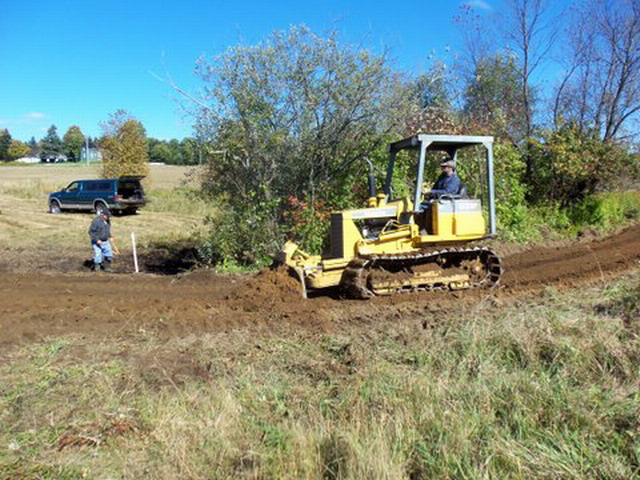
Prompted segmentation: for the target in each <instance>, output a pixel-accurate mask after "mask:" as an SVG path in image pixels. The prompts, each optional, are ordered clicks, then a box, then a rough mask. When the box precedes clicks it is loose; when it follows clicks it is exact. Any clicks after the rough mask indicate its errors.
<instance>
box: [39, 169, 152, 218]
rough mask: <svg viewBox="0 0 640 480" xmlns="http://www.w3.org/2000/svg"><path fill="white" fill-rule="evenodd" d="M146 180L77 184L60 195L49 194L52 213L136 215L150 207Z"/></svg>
mask: <svg viewBox="0 0 640 480" xmlns="http://www.w3.org/2000/svg"><path fill="white" fill-rule="evenodd" d="M143 178H144V177H120V178H111V179H101V180H76V181H75V182H71V183H70V184H69V185H67V187H66V188H64V189H62V190H60V191H59V192H53V193H50V194H49V213H61V212H62V211H63V210H89V211H94V212H96V213H98V212H101V211H104V210H106V209H109V210H111V211H113V212H115V213H120V212H123V213H134V212H135V211H136V210H138V209H139V208H141V207H143V206H144V205H145V204H146V199H145V195H144V189H143V188H142V183H141V182H140V180H142V179H143Z"/></svg>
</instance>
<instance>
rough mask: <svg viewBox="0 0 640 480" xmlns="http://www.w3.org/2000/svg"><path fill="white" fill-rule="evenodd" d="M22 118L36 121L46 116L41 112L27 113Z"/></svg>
mask: <svg viewBox="0 0 640 480" xmlns="http://www.w3.org/2000/svg"><path fill="white" fill-rule="evenodd" d="M22 116H23V117H24V118H33V119H38V118H44V117H45V116H46V115H45V114H44V113H42V112H29V113H25V114H24V115H22Z"/></svg>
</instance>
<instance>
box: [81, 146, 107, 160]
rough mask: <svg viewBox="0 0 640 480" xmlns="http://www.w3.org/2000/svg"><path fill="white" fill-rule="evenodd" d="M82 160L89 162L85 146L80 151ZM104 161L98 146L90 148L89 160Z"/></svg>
mask: <svg viewBox="0 0 640 480" xmlns="http://www.w3.org/2000/svg"><path fill="white" fill-rule="evenodd" d="M80 161H81V162H85V163H86V162H87V150H86V149H85V148H83V149H82V151H81V152H80ZM101 161H102V153H101V152H100V150H98V149H97V148H90V149H89V162H90V163H93V162H101Z"/></svg>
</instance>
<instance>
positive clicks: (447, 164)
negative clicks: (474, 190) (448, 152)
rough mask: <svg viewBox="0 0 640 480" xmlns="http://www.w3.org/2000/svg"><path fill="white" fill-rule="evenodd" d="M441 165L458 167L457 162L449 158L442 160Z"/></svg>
mask: <svg viewBox="0 0 640 480" xmlns="http://www.w3.org/2000/svg"><path fill="white" fill-rule="evenodd" d="M440 166H441V167H451V168H456V163H455V162H454V161H453V160H447V161H446V162H442V163H441V164H440Z"/></svg>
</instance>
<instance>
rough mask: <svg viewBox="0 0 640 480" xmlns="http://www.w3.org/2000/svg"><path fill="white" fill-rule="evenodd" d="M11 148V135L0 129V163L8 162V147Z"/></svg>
mask: <svg viewBox="0 0 640 480" xmlns="http://www.w3.org/2000/svg"><path fill="white" fill-rule="evenodd" d="M10 146H11V134H10V133H9V130H7V129H6V128H3V129H0V161H1V160H9V155H8V151H9V147H10Z"/></svg>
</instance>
